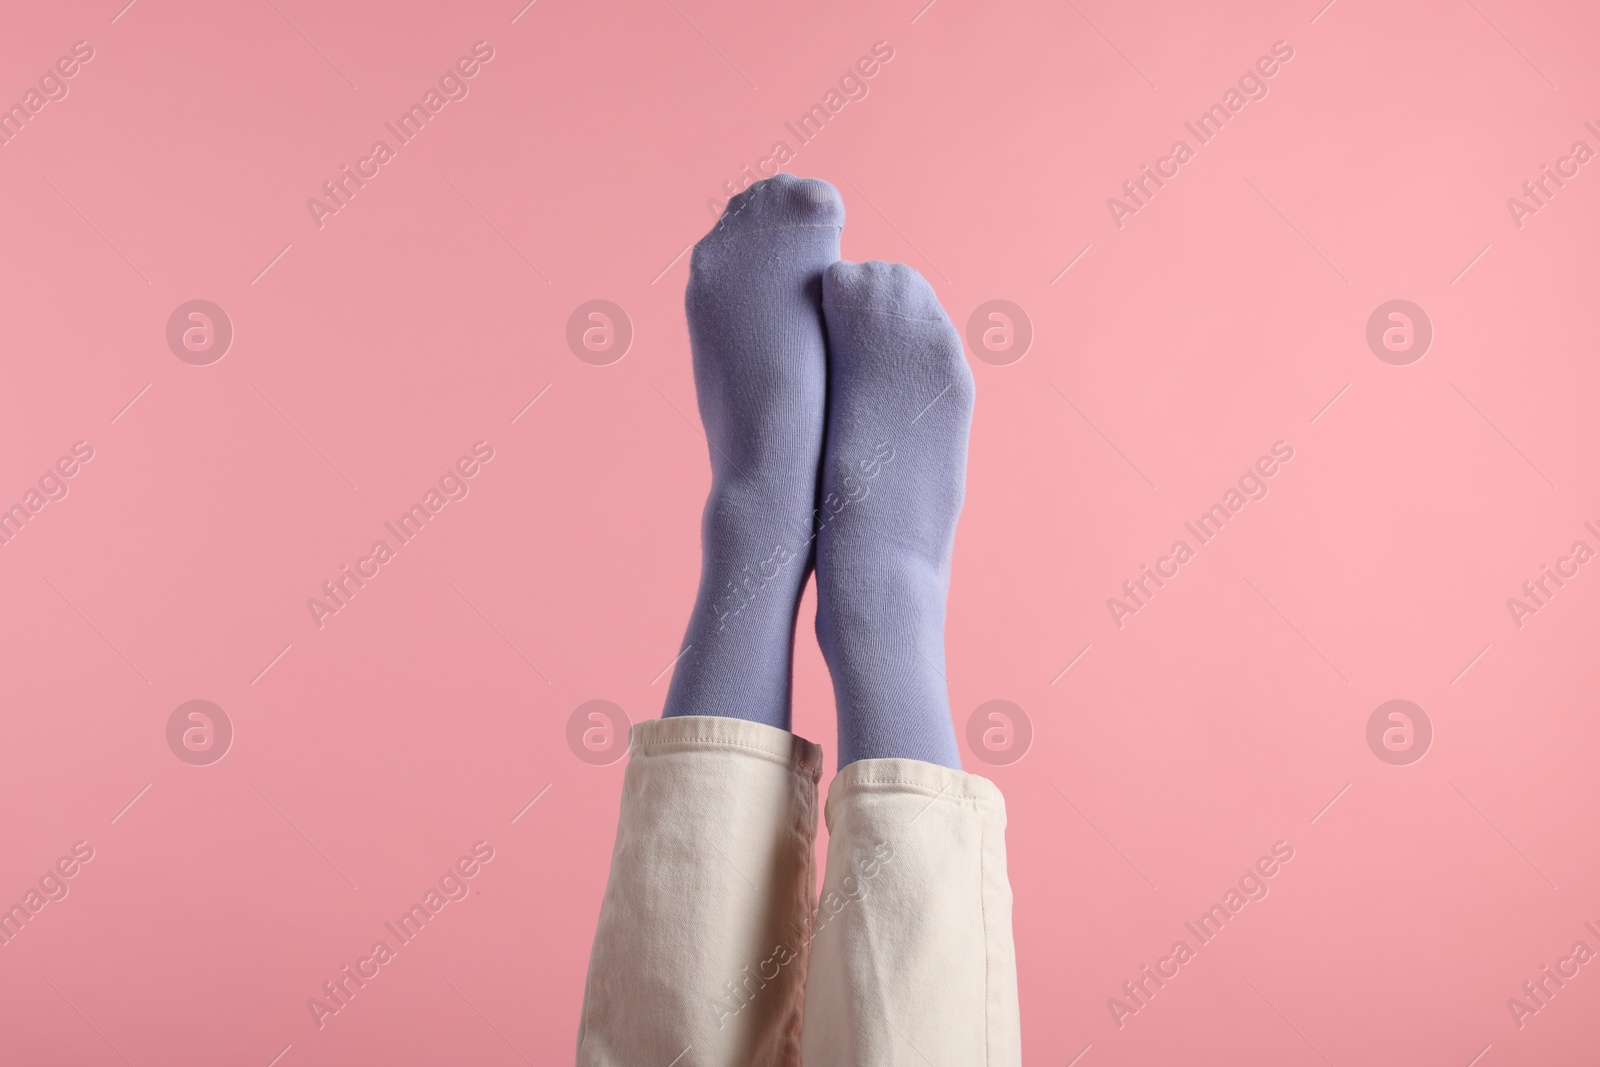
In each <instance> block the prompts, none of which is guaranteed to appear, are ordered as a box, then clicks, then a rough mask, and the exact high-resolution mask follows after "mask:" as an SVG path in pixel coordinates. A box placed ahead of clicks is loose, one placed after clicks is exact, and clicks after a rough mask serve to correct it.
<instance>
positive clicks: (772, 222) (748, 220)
mask: <svg viewBox="0 0 1600 1067" xmlns="http://www.w3.org/2000/svg"><path fill="white" fill-rule="evenodd" d="M806 226H815V227H822V228H829V227H843V226H844V200H843V199H842V198H841V197H840V196H839V190H837V189H835V188H834V187H833V186H832V185H830V184H828V183H827V182H825V181H823V180H822V179H820V178H797V177H795V176H794V175H792V174H778V175H776V176H774V177H771V178H764V179H762V180H761V181H758V182H756V183H755V184H754V185H752V186H751V187H750V188H748V189H746V190H745V191H744V192H742V193H740V194H739V195H738V196H736V197H734V198H733V199H732V200H730V201H728V206H727V207H726V208H725V209H724V210H723V212H722V217H721V218H720V219H718V220H717V224H716V226H714V227H712V230H711V232H710V233H708V234H706V236H705V239H704V240H703V241H701V242H700V243H701V244H702V245H705V244H716V243H719V242H723V241H734V240H737V239H739V238H740V237H742V236H744V235H746V234H751V233H760V232H763V231H768V230H779V229H793V228H799V227H806Z"/></svg>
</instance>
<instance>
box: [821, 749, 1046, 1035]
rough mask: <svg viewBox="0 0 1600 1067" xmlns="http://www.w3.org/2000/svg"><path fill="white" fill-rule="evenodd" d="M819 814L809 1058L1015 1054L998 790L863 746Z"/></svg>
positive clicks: (1017, 1029) (1012, 959)
mask: <svg viewBox="0 0 1600 1067" xmlns="http://www.w3.org/2000/svg"><path fill="white" fill-rule="evenodd" d="M827 822H828V832H829V835H830V839H829V843H828V874H827V880H826V881H825V883H824V885H823V892H822V897H821V903H820V907H819V909H818V911H817V914H816V920H815V929H814V930H813V932H812V933H813V937H814V939H813V940H812V944H811V965H810V974H809V978H808V979H807V991H806V1014H805V1024H804V1028H803V1035H802V1039H801V1047H802V1055H803V1058H804V1061H805V1067H928V1065H929V1064H933V1065H935V1067H947V1065H948V1067H1018V1065H1020V1064H1021V1062H1022V1052H1021V1023H1020V1020H1019V1016H1018V1010H1017V976H1016V955H1015V948H1014V945H1013V943H1012V934H1011V885H1010V881H1009V880H1008V878H1007V875H1006V851H1005V822H1006V818H1005V801H1004V799H1003V798H1002V797H1001V795H1000V790H999V789H997V788H995V786H994V783H992V782H990V781H988V780H987V779H984V778H979V777H977V776H975V775H971V774H967V773H965V772H963V771H957V770H951V769H950V768H947V767H940V766H937V765H935V764H931V763H923V762H921V761H918V760H908V759H872V760H860V761H858V762H856V763H852V764H850V765H849V766H848V767H846V768H845V769H844V770H843V771H841V772H839V775H838V777H836V778H835V779H834V780H833V784H832V786H831V787H830V788H829V792H828V803H827Z"/></svg>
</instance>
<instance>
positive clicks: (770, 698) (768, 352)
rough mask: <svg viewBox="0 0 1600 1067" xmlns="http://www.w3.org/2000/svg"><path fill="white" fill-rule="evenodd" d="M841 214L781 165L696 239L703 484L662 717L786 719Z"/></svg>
mask: <svg viewBox="0 0 1600 1067" xmlns="http://www.w3.org/2000/svg"><path fill="white" fill-rule="evenodd" d="M843 224H844V205H843V202H842V201H841V200H840V199H839V194H838V192H837V191H836V190H835V189H834V188H833V186H831V185H829V184H828V183H827V182H823V181H817V180H815V179H810V178H795V177H792V176H790V175H787V174H780V175H778V176H777V177H775V178H768V179H767V180H765V181H761V182H757V183H756V184H755V185H753V186H751V187H750V188H749V189H748V190H746V191H745V192H743V193H741V194H740V195H738V196H736V197H734V198H733V200H732V201H730V202H729V204H728V207H727V209H726V210H725V211H724V212H723V215H722V218H721V219H720V220H719V221H718V222H717V224H716V226H715V227H713V228H712V230H711V232H710V233H708V234H707V235H706V236H705V238H704V239H703V240H702V241H701V242H700V243H699V244H697V245H696V246H695V249H694V256H693V258H692V259H691V261H690V267H689V288H688V293H687V296H686V298H685V309H686V312H687V315H688V320H689V339H690V343H691V345H692V347H693V350H694V381H695V391H696V393H698V394H699V400H700V419H701V422H702V424H703V425H704V427H705V434H706V440H707V441H708V442H709V444H710V452H711V493H710V495H709V496H708V497H707V499H706V508H705V514H704V518H703V520H702V527H701V544H702V549H703V553H704V558H703V560H702V563H701V571H700V589H699V594H698V596H697V597H696V600H695V606H694V612H693V614H692V615H691V616H690V618H689V627H688V632H687V633H686V634H685V635H684V640H683V644H682V645H681V646H680V648H681V650H682V651H681V652H680V658H679V660H678V661H677V665H676V668H675V671H674V674H673V676H672V684H671V686H670V688H669V689H668V691H667V699H666V705H665V708H664V710H663V712H662V714H663V716H673V715H728V716H733V717H735V718H741V719H752V720H755V721H757V722H763V723H766V724H767V725H769V726H776V727H779V728H781V729H785V730H787V729H788V728H789V722H790V695H789V692H790V680H791V673H792V666H791V664H792V657H793V651H794V630H795V616H796V614H797V612H798V609H799V602H800V592H801V590H802V589H803V588H804V586H805V582H806V579H807V578H808V577H809V576H810V573H811V567H812V563H813V559H814V554H813V548H814V544H813V540H812V534H813V529H812V526H813V515H814V512H815V509H816V499H817V482H818V467H819V464H820V462H821V454H822V435H823V426H824V421H825V404H826V395H827V393H826V375H827V355H826V344H825V341H824V334H823V324H822V310H821V304H822V275H823V271H824V270H825V269H826V268H827V267H828V265H829V264H830V263H833V262H834V261H836V260H837V259H838V258H839V232H840V228H841V227H842V226H843Z"/></svg>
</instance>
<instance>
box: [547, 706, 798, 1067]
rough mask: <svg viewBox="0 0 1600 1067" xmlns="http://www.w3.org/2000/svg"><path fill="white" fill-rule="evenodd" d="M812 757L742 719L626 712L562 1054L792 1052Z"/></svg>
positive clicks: (670, 1059) (787, 1063) (716, 1058)
mask: <svg viewBox="0 0 1600 1067" xmlns="http://www.w3.org/2000/svg"><path fill="white" fill-rule="evenodd" d="M821 763H822V752H821V749H819V748H818V747H817V746H816V745H814V744H812V743H811V742H809V741H805V740H802V739H801V738H798V737H795V736H794V735H793V734H790V733H789V732H787V731H785V730H779V729H775V728H774V727H771V726H766V725H763V724H761V723H756V722H747V721H745V720H742V719H733V718H724V717H720V716H704V715H693V716H680V717H676V718H671V719H660V720H656V721H652V722H643V723H639V724H638V725H636V726H634V728H633V732H632V734H631V737H630V744H629V762H628V768H627V771H626V773H625V775H624V778H623V787H622V808H621V813H620V816H619V818H618V822H617V840H616V846H615V848H614V849H613V851H612V856H611V874H610V878H609V880H608V881H607V883H606V892H605V897H604V900H603V901H602V903H601V906H600V921H599V926H598V928H597V929H596V931H595V939H594V948H593V950H592V952H591V954H590V958H589V977H588V982H587V984H586V985H585V987H584V997H583V1015H582V1020H581V1022H580V1025H579V1030H578V1056H577V1063H578V1067H668V1065H669V1064H672V1065H674V1067H724V1065H726V1067H798V1064H799V1062H800V1026H801V1011H802V1005H803V1000H804V990H805V968H806V952H807V945H806V944H805V942H804V940H803V939H802V938H798V937H796V936H795V933H794V931H795V930H796V929H798V928H799V926H800V924H802V923H803V922H804V921H805V918H806V917H807V916H808V915H809V914H810V913H811V911H812V907H813V900H814V897H815V885H816V867H815V859H814V858H813V844H814V841H815V837H816V826H817V781H818V778H819V776H820V773H821Z"/></svg>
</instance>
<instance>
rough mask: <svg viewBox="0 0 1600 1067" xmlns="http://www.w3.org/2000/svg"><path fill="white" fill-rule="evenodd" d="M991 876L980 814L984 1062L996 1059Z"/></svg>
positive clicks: (985, 828)
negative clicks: (992, 998)
mask: <svg viewBox="0 0 1600 1067" xmlns="http://www.w3.org/2000/svg"><path fill="white" fill-rule="evenodd" d="M988 876H989V827H988V820H986V819H985V818H984V817H983V813H982V812H979V813H978V915H979V917H980V918H981V919H982V921H983V1062H984V1063H989V1062H991V1061H992V1060H993V1059H994V1056H993V1052H994V1047H993V1046H994V1005H993V1004H992V1003H991V1002H990V999H989V997H990V989H991V988H992V986H993V984H994V983H993V979H994V953H993V951H992V947H993V946H992V943H991V942H992V937H993V931H991V930H990V929H989V898H988V893H987V891H986V888H985V887H986V886H987V884H988Z"/></svg>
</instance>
